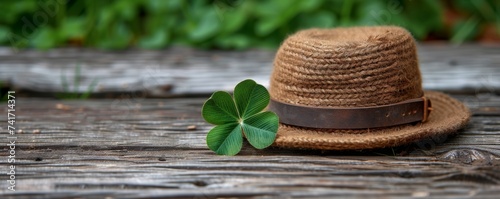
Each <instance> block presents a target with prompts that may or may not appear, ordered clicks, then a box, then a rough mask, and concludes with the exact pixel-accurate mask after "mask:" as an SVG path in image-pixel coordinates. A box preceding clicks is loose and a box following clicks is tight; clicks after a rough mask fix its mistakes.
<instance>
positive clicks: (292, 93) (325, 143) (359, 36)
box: [270, 26, 470, 150]
mask: <svg viewBox="0 0 500 199" xmlns="http://www.w3.org/2000/svg"><path fill="white" fill-rule="evenodd" d="M270 95H271V99H273V100H276V101H279V102H284V103H289V104H295V105H301V106H311V107H343V108H344V107H371V106H380V105H389V104H394V103H398V102H402V101H405V100H409V99H413V98H419V97H422V96H425V97H426V98H428V99H430V100H431V102H432V107H433V111H432V112H431V114H430V116H429V118H428V120H427V121H426V122H423V123H417V124H404V125H399V126H392V127H383V128H374V129H315V128H305V127H299V126H293V125H286V124H281V123H280V126H279V129H278V134H277V137H276V141H275V145H276V146H279V147H285V148H302V149H322V150H351V149H353V150H357V149H371V148H384V147H394V146H398V145H402V144H408V143H411V142H415V141H418V140H421V139H424V138H428V137H432V136H441V135H446V134H451V133H455V132H457V130H459V129H460V128H463V127H464V126H465V125H466V124H467V122H468V120H469V118H470V112H469V110H468V109H467V107H465V106H464V105H463V104H462V103H461V102H459V101H457V100H455V99H453V98H451V97H450V96H448V95H446V94H443V93H440V92H435V91H423V90H422V78H421V75H420V69H419V63H418V59H417V52H416V45H415V42H414V39H413V37H412V36H411V34H410V33H409V32H408V31H406V30H405V29H403V28H400V27H395V26H375V27H352V28H334V29H308V30H303V31H299V32H297V33H295V34H294V35H291V36H290V37H288V38H287V39H286V40H285V41H284V42H283V44H282V45H281V46H280V48H279V50H278V52H277V54H276V57H275V60H274V69H273V73H272V75H271V80H270ZM331 119H332V120H335V118H331Z"/></svg>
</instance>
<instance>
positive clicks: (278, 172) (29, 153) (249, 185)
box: [0, 45, 500, 198]
mask: <svg viewBox="0 0 500 199" xmlns="http://www.w3.org/2000/svg"><path fill="white" fill-rule="evenodd" d="M419 50H420V51H419V55H420V60H421V69H422V74H423V76H424V81H425V82H424V87H425V88H426V89H437V90H442V91H446V92H448V93H452V95H453V96H454V97H456V98H458V99H459V100H461V101H463V102H465V103H466V104H467V105H468V106H469V107H470V108H471V110H472V112H473V117H472V119H471V122H470V124H469V126H468V127H467V128H466V129H464V130H462V131H461V132H460V133H459V134H458V135H457V136H453V137H451V136H450V137H447V138H446V139H444V138H441V137H439V138H437V137H436V138H430V139H427V140H424V141H421V142H417V143H414V144H412V145H408V146H401V147H397V148H388V149H378V150H364V151H314V150H311V151H301V150H289V149H280V148H268V149H265V150H256V149H253V148H252V147H249V146H248V144H245V145H244V147H243V150H242V151H241V152H240V154H238V155H237V156H233V157H226V156H217V155H215V154H214V153H213V152H212V151H210V150H208V148H207V147H206V144H205V135H206V133H207V131H208V130H209V129H210V128H212V126H211V125H209V124H207V123H205V122H204V121H203V119H202V118H201V116H200V109H201V105H202V104H203V102H204V100H206V96H202V97H200V96H199V94H207V93H210V92H212V91H213V90H214V89H223V90H231V89H232V86H234V85H235V83H236V82H238V81H241V80H243V79H245V78H253V79H256V80H257V81H259V82H260V83H262V84H266V83H267V79H266V78H268V76H269V71H270V70H271V63H272V58H273V52H272V51H257V50H254V51H245V52H214V51H212V52H205V51H195V50H186V49H170V50H166V51H162V52H146V51H137V50H131V51H126V52H119V53H118V52H95V51H91V50H75V49H69V50H67V49H66V50H56V51H50V52H44V53H40V52H34V51H24V52H12V51H9V50H6V49H0V58H1V59H0V60H2V61H0V80H3V81H6V82H7V83H8V84H9V85H10V86H11V87H12V89H14V90H16V95H17V96H18V97H17V98H16V107H15V108H16V112H15V113H16V123H15V124H16V134H15V136H16V137H17V139H15V141H16V142H15V144H16V145H15V147H16V148H15V156H16V157H15V159H16V162H15V166H16V169H15V177H16V187H15V189H16V191H15V192H13V191H9V190H8V189H7V187H8V181H7V180H6V179H7V178H8V177H9V175H7V174H6V173H7V172H9V166H10V165H11V163H9V162H8V159H9V158H8V157H7V156H8V154H9V152H10V149H9V146H7V144H9V140H12V139H8V138H7V136H8V135H7V134H8V131H7V114H6V112H7V104H6V103H1V104H0V105H1V106H2V107H1V109H0V110H2V114H1V115H0V122H1V125H0V127H2V129H0V132H1V136H2V146H3V147H2V148H1V153H2V154H4V155H3V157H2V158H0V168H2V169H1V171H2V176H3V177H2V178H1V179H2V180H1V181H0V185H1V186H0V188H1V189H0V190H1V192H0V197H1V198H152V197H175V198H216V197H231V196H234V197H256V198H261V197H264V198H275V197H278V198H288V197H292V198H294V197H297V198H300V197H304V198H312V197H331V196H342V197H344V198H362V197H365V198H366V197H368V198H373V197H379V198H386V197H414V198H420V197H424V198H425V197H429V196H430V197H442V198H458V197H468V196H473V197H478V198H498V195H499V194H500V96H498V93H499V85H500V83H499V82H500V67H499V64H500V56H499V55H500V48H498V47H495V46H493V47H492V46H490V47H488V46H478V45H467V46H461V47H452V46H446V45H424V46H422V45H421V46H419ZM186 52H188V53H186ZM92 53H94V54H92ZM151 54H152V55H151ZM161 54H164V56H159V55H161ZM179 54H182V55H183V57H182V58H177V59H182V60H184V61H182V60H181V61H179V60H177V61H176V60H173V61H172V60H170V58H172V57H175V56H178V57H180V56H181V55H179ZM194 55H196V56H194ZM132 56H135V57H136V58H137V59H139V60H136V59H134V61H133V62H132V63H129V65H126V64H122V65H120V64H118V65H113V64H112V63H117V62H122V61H123V60H127V59H129V60H130V59H132V58H131V57H132ZM148 56H149V58H147V57H148ZM68 57H77V58H78V57H80V59H79V61H80V62H81V63H82V66H85V67H84V68H83V70H82V71H86V72H82V76H83V77H84V78H82V88H81V90H84V87H85V85H86V84H88V82H89V81H90V80H89V77H92V71H93V72H94V74H95V76H98V77H101V78H104V79H101V80H100V82H101V83H100V84H101V87H102V88H101V90H98V92H100V93H101V95H106V93H113V92H114V93H115V94H116V93H118V94H117V95H114V96H115V97H114V98H111V99H109V98H108V99H91V100H83V101H78V100H76V101H71V100H65V101H63V100H55V99H48V98H30V97H25V95H26V94H24V95H23V94H22V91H30V92H32V93H30V95H35V96H37V94H38V95H41V94H42V93H50V92H57V91H60V90H58V89H60V88H58V87H56V86H54V85H56V84H57V80H54V78H55V77H56V76H58V75H61V72H58V73H55V74H54V73H50V71H52V72H54V71H61V70H63V69H67V67H68V66H71V65H72V64H74V62H73V63H71V62H72V61H70V60H72V59H69V58H68ZM165 57H166V58H165ZM214 57H215V58H214ZM167 58H169V59H167ZM101 59H102V60H101ZM140 59H142V61H143V62H141V60H140ZM172 59H173V58H172ZM186 60H187V61H186ZM220 60H223V61H220ZM236 60H239V61H236ZM149 62H154V63H159V65H158V66H159V67H158V68H157V72H158V71H159V72H158V73H156V72H155V73H150V74H151V76H149V77H152V78H157V79H160V80H159V82H155V83H152V84H147V85H146V86H145V84H143V85H142V86H138V87H134V86H130V85H134V84H130V82H138V81H139V80H144V79H147V78H145V77H142V76H141V77H140V78H139V77H137V76H134V75H131V74H133V72H130V71H135V72H136V73H137V74H143V73H145V72H144V71H142V70H139V69H140V68H143V69H144V65H141V64H140V63H145V64H147V63H149ZM226 62H227V63H226ZM50 63H54V64H53V65H51V64H50ZM64 63H66V64H64ZM92 63H101V65H98V64H97V65H95V66H94V67H95V68H92V67H91V64H92ZM110 63H111V65H109V64H110ZM162 63H163V64H162ZM189 63H191V64H189ZM220 63H226V64H224V65H221V64H220ZM106 64H108V65H107V67H105V66H106ZM176 64H177V65H176ZM233 64H236V65H237V66H240V67H239V68H238V67H235V66H234V65H233ZM242 65H244V66H245V67H243V66H242ZM183 66H186V67H185V68H183ZM127 67H128V68H127ZM117 68H118V69H120V70H125V71H122V72H121V73H118V74H116V73H115V72H116V71H118V69H117ZM211 68H213V70H210V69H211ZM128 69H130V71H126V70H128ZM155 70H156V69H155ZM23 71H24V72H23ZM69 71H71V70H69ZM169 71H172V73H170V72H169ZM200 71H201V72H200ZM214 71H215V72H214ZM203 73H209V74H208V75H207V74H203ZM65 74H66V73H65ZM67 74H68V75H70V73H69V72H67ZM37 75H38V76H37ZM122 75H123V76H122ZM125 76H126V77H128V78H125ZM138 76H140V75H138ZM22 77H24V78H29V77H33V79H18V78H22ZM105 77H109V78H111V79H115V80H117V79H121V81H117V82H120V83H122V84H127V85H128V86H123V85H122V87H120V86H119V85H118V84H117V83H116V82H113V81H107V79H106V78H105ZM161 77H164V78H167V79H168V78H170V79H168V80H161ZM70 78H71V77H70ZM90 79H91V78H90ZM204 81H205V82H204ZM204 83H205V85H204V86H201V87H198V86H200V85H203V84H204ZM35 84H36V85H35ZM137 85H140V84H137ZM137 85H136V86H137ZM131 87H133V88H131ZM36 91H38V92H36ZM137 91H139V93H146V94H144V95H137V93H138V92H137ZM141 91H143V92H141ZM145 96H150V97H151V96H152V97H159V96H176V97H175V98H168V99H164V98H161V99H160V98H156V99H151V98H144V97H145Z"/></svg>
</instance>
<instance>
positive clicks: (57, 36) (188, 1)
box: [0, 0, 500, 49]
mask: <svg viewBox="0 0 500 199" xmlns="http://www.w3.org/2000/svg"><path fill="white" fill-rule="evenodd" d="M0 7H1V12H0V45H4V46H11V47H16V48H22V47H34V48H38V49H48V48H54V47H63V46H84V47H93V48H102V49H124V48H129V47H139V48H147V49H157V48H165V47H168V46H171V45H185V46H193V47H198V48H220V49H245V48H253V47H265V48H276V47H277V46H279V44H280V42H281V41H282V40H283V39H284V38H285V37H286V36H287V35H289V34H291V33H293V32H295V31H297V30H299V29H304V28H310V27H338V26H354V25H383V24H394V25H400V26H403V27H406V28H407V29H408V30H410V31H411V32H412V33H413V35H414V36H415V38H417V39H418V40H429V39H445V40H450V41H451V42H454V43H461V42H464V41H468V40H477V39H478V38H480V37H482V35H483V34H484V32H485V29H487V28H490V27H493V29H494V32H495V33H494V34H496V35H498V33H499V32H500V14H499V13H500V1H498V0H456V1H451V0H441V1H438V0H367V1H364V0H345V1H342V0H106V1H100V0H78V1H77V0H46V1H40V0H21V1H20V0H2V1H1V3H0ZM449 13H454V15H453V16H452V17H450V16H449ZM490 29H491V28H490Z"/></svg>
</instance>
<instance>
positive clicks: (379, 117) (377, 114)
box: [268, 97, 432, 129]
mask: <svg viewBox="0 0 500 199" xmlns="http://www.w3.org/2000/svg"><path fill="white" fill-rule="evenodd" d="M268 109H269V110H271V111H273V112H275V113H276V114H277V115H278V116H279V118H280V122H281V123H284V124H289V125H294V126H300V127H310V128H328V129H364V128H377V127H388V126H395V125H400V124H407V123H412V122H419V121H421V122H425V121H426V120H427V117H428V116H429V114H430V111H431V110H432V108H431V102H430V100H429V99H427V98H425V97H422V98H416V99H410V100H406V101H403V102H399V103H396V104H391V105H384V106H373V107H352V108H330V107H309V106H300V105H294V104H288V103H283V102H278V101H276V100H273V99H271V103H270V104H269V107H268Z"/></svg>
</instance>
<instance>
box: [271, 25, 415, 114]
mask: <svg viewBox="0 0 500 199" xmlns="http://www.w3.org/2000/svg"><path fill="white" fill-rule="evenodd" d="M270 94H271V98H273V99H274V100H277V101H280V102H285V103H291V104H297V105H304V106H321V107H367V106H379V105H388V104H393V103H397V102H401V101H404V100H408V99H413V98H418V97H421V96H422V95H423V90H422V79H421V75H420V70H419V66H418V59H417V52H416V45H415V42H414V40H413V37H412V36H411V34H410V33H409V32H408V31H406V30H405V29H403V28H400V27H394V26H377V27H355V28H335V29H309V30H303V31H299V32H297V33H295V34H294V35H291V36H290V37H288V38H287V39H286V40H285V41H284V43H283V44H282V45H281V46H280V48H279V50H278V52H277V54H276V57H275V60H274V69H273V73H272V75H271V81H270Z"/></svg>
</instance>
